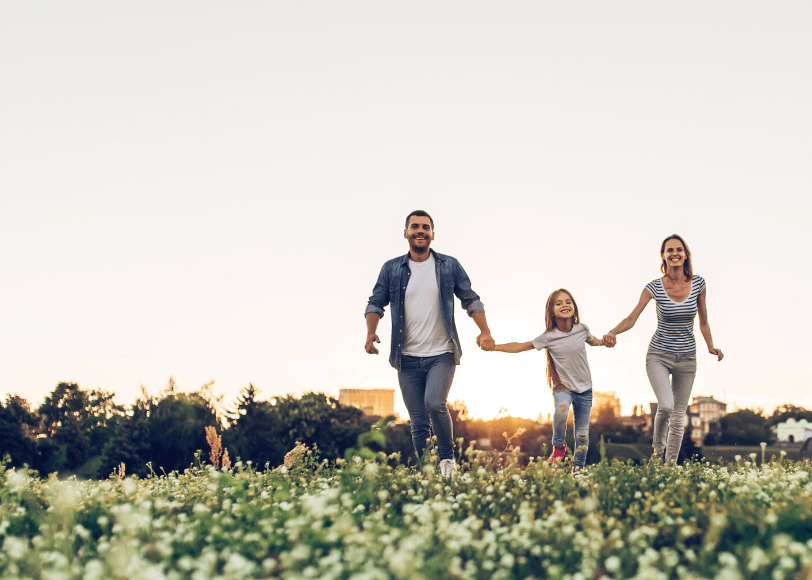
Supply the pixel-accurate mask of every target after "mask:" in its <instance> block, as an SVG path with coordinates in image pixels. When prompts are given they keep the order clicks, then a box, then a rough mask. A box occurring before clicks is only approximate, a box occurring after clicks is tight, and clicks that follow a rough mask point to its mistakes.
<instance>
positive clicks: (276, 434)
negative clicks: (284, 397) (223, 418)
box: [224, 383, 290, 468]
mask: <svg viewBox="0 0 812 580" xmlns="http://www.w3.org/2000/svg"><path fill="white" fill-rule="evenodd" d="M258 394H259V391H258V390H257V389H256V387H254V385H252V384H251V383H249V384H248V386H247V387H245V388H244V389H243V390H242V391H240V396H239V398H238V399H237V408H236V410H235V411H234V412H232V413H228V414H227V418H228V422H229V428H228V430H227V431H226V432H225V435H224V440H225V445H226V447H227V448H230V450H229V454H230V455H231V456H232V457H235V458H240V459H241V460H243V461H248V460H250V461H252V462H253V463H254V464H255V465H256V466H258V467H262V466H264V465H266V464H270V467H272V468H273V467H276V466H277V465H279V464H280V463H281V460H280V459H279V458H280V457H282V458H284V456H285V453H287V452H288V451H290V449H288V448H286V447H285V445H286V443H285V442H283V441H282V436H283V425H282V423H281V420H280V417H279V413H278V412H277V409H276V407H274V406H273V405H272V404H271V403H270V402H269V401H259V400H257V395H258Z"/></svg>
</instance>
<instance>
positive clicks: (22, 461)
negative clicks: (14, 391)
mask: <svg viewBox="0 0 812 580" xmlns="http://www.w3.org/2000/svg"><path fill="white" fill-rule="evenodd" d="M40 422H41V421H40V418H39V416H38V415H37V414H36V413H34V412H32V411H31V407H30V405H29V404H28V401H26V400H25V399H23V398H22V397H20V396H19V395H8V397H6V404H5V405H3V404H2V403H0V457H3V456H4V455H6V454H8V455H9V456H10V457H11V465H13V466H14V467H22V466H23V465H28V466H29V467H35V466H36V463H37V459H38V456H37V442H36V436H37V433H38V432H39V429H40Z"/></svg>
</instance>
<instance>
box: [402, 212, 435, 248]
mask: <svg viewBox="0 0 812 580" xmlns="http://www.w3.org/2000/svg"><path fill="white" fill-rule="evenodd" d="M403 237H404V238H406V239H407V240H408V241H409V248H411V249H412V251H413V252H414V253H416V254H422V253H424V252H428V250H429V246H430V245H431V241H432V240H433V239H434V230H433V229H432V228H431V220H429V218H427V217H426V216H418V215H413V216H412V217H410V218H409V225H408V226H406V230H405V231H404V232H403Z"/></svg>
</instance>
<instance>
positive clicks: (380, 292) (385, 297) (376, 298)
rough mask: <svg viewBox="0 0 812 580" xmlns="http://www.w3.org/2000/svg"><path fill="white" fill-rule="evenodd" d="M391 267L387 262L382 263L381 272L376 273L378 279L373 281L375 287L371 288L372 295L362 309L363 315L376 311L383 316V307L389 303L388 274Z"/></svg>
mask: <svg viewBox="0 0 812 580" xmlns="http://www.w3.org/2000/svg"><path fill="white" fill-rule="evenodd" d="M390 272H391V268H389V264H388V263H387V264H384V265H383V267H382V268H381V273H380V274H378V281H377V282H375V287H374V288H373V289H372V296H370V297H369V301H368V302H367V307H366V309H365V310H364V316H366V315H367V314H369V313H370V312H376V313H377V314H378V315H379V316H380V317H381V318H383V312H384V308H385V307H386V306H387V305H388V304H389V276H390Z"/></svg>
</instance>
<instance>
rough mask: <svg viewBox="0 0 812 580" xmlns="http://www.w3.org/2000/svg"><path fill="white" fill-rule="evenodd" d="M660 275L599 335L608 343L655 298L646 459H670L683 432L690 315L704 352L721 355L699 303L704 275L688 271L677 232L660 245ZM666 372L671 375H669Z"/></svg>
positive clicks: (691, 372)
mask: <svg viewBox="0 0 812 580" xmlns="http://www.w3.org/2000/svg"><path fill="white" fill-rule="evenodd" d="M660 258H661V259H662V264H661V265H660V270H661V271H662V273H663V274H664V275H663V277H662V278H657V279H655V280H653V281H652V282H650V283H649V284H647V285H646V287H645V288H644V289H643V292H642V293H641V294H640V301H639V302H638V303H637V306H636V307H635V308H634V310H632V313H631V314H629V316H627V317H626V318H624V319H623V321H621V323H620V324H618V325H617V326H616V327H615V328H613V329H612V330H611V331H609V333H608V334H607V335H606V336H605V337H604V340H605V342H606V345H607V346H614V344H615V342H616V340H617V339H616V338H615V337H616V336H617V335H618V334H620V333H621V332H626V331H627V330H629V329H630V328H632V327H633V326H634V323H635V322H637V318H638V317H639V316H640V313H641V312H643V310H644V309H645V307H646V305H647V304H648V302H649V300H651V299H652V298H654V300H655V301H656V302H657V331H656V332H655V333H654V336H653V337H652V339H651V343H650V344H649V349H648V353H647V354H646V373H647V374H648V379H649V382H651V388H652V389H653V390H654V395H655V396H656V397H657V415H656V416H655V417H654V441H653V447H654V454H653V455H652V457H651V462H650V463H652V462H653V463H659V461H660V459H661V458H662V456H663V455H662V454H663V452H665V461H676V460H677V456H678V455H679V449H680V446H681V445H682V436H683V433H684V432H685V411H686V410H687V409H688V401H689V399H690V397H691V387H693V384H694V377H695V376H696V341H695V340H694V317H695V316H696V315H697V314H699V330H700V332H701V333H702V338H704V339H705V343H706V344H707V345H708V352H709V353H711V354H713V355H716V357H717V360H722V358H723V356H724V355H723V354H722V351H721V350H720V349H718V348H715V347H714V346H713V338H712V337H711V330H710V326H709V325H708V313H707V309H706V307H705V280H704V279H703V278H702V277H701V276H697V275H695V274H694V273H693V268H692V266H691V252H690V250H689V249H688V244H686V243H685V240H683V239H682V238H681V237H680V236H678V235H677V234H674V235H671V236H669V237H667V238H666V239H665V240H663V243H662V246H661V247H660ZM669 375H671V378H670V380H669Z"/></svg>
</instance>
